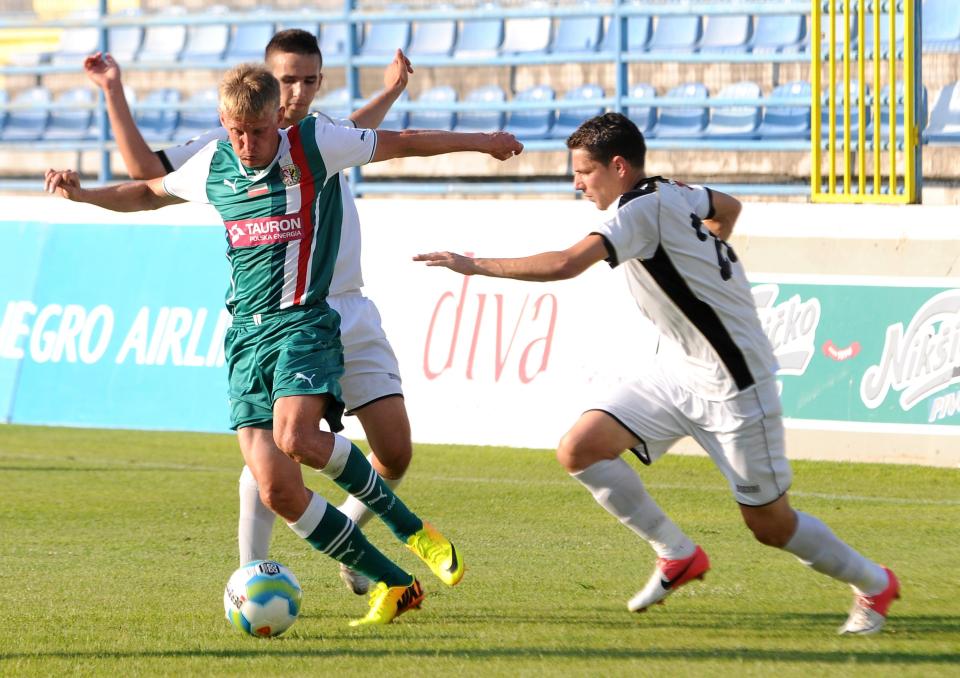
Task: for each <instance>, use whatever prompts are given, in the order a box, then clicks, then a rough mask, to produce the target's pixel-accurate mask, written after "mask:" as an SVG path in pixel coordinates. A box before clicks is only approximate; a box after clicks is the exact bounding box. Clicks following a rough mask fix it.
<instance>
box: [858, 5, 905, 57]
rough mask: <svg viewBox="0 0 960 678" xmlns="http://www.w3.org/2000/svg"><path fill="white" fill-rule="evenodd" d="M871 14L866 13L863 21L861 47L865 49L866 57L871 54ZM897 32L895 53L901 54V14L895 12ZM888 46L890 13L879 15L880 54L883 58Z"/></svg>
mask: <svg viewBox="0 0 960 678" xmlns="http://www.w3.org/2000/svg"><path fill="white" fill-rule="evenodd" d="M873 16H874V15H873V14H867V15H866V19H865V22H864V29H865V30H864V34H863V49H864V50H866V55H867V58H868V59H869V58H871V57H872V56H873ZM894 21H896V28H895V31H896V34H897V54H898V55H902V54H903V14H897V15H896V18H895V19H894ZM889 48H890V15H889V14H881V15H880V55H881V56H882V57H883V58H886V56H887V50H888V49H889Z"/></svg>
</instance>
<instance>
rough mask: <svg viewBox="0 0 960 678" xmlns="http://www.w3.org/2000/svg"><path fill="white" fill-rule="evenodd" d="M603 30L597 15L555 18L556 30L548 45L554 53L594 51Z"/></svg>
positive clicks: (600, 19) (600, 18)
mask: <svg viewBox="0 0 960 678" xmlns="http://www.w3.org/2000/svg"><path fill="white" fill-rule="evenodd" d="M602 32H603V18H602V17H599V16H568V17H560V18H559V19H557V31H556V35H554V37H553V43H552V44H551V45H550V51H551V52H553V53H554V54H583V53H584V52H587V53H589V52H596V51H597V47H598V46H599V45H600V35H601V33H602Z"/></svg>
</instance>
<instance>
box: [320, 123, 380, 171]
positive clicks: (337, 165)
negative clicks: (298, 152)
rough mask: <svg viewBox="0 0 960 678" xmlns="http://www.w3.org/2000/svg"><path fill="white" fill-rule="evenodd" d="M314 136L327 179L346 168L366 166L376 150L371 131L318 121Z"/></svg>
mask: <svg viewBox="0 0 960 678" xmlns="http://www.w3.org/2000/svg"><path fill="white" fill-rule="evenodd" d="M315 135H316V139H317V149H318V150H319V151H320V155H321V157H322V158H323V164H324V165H325V166H326V168H327V179H329V178H330V177H332V176H333V175H334V174H336V173H337V172H340V171H342V170H345V169H347V168H348V167H357V166H359V165H365V164H367V163H368V162H370V160H371V159H372V158H373V154H374V151H376V150H377V133H376V132H375V131H374V130H372V129H354V128H351V127H340V126H338V125H330V124H323V123H322V122H321V121H319V120H318V121H317V125H316V126H315Z"/></svg>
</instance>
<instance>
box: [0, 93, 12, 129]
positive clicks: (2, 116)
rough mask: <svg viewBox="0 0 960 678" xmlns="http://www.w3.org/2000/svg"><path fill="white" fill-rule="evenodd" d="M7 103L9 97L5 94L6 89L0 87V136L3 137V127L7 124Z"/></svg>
mask: <svg viewBox="0 0 960 678" xmlns="http://www.w3.org/2000/svg"><path fill="white" fill-rule="evenodd" d="M8 103H10V97H9V96H8V95H7V90H5V89H0V138H3V128H4V127H5V126H6V124H7V110H6V106H7V104H8Z"/></svg>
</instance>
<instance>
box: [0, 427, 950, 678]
mask: <svg viewBox="0 0 960 678" xmlns="http://www.w3.org/2000/svg"><path fill="white" fill-rule="evenodd" d="M240 467H241V464H240V458H239V453H238V452H237V450H236V446H235V442H234V440H233V438H231V437H229V436H217V435H195V434H175V433H141V432H122V431H95V430H74V429H45V428H30V427H14V426H0V564H2V569H0V572H2V575H3V576H2V585H0V675H2V676H10V675H43V676H50V675H112V676H115V677H117V678H119V677H126V676H159V675H176V676H210V675H234V676H241V675H250V676H255V675H269V676H301V675H312V676H327V675H333V674H336V675H337V676H338V678H339V677H341V676H354V675H355V676H365V677H368V678H369V677H378V676H382V677H389V676H397V675H443V676H485V677H488V676H498V675H504V676H544V675H548V676H552V675H582V676H587V675H591V676H621V675H623V676H626V675H643V676H646V675H656V676H683V675H690V676H698V677H700V678H702V677H703V676H710V675H711V674H713V675H737V676H770V675H776V676H778V677H779V676H811V675H824V674H827V675H843V676H848V675H865V676H866V675H869V676H873V675H897V676H931V675H950V674H953V675H960V595H958V594H960V583H958V579H960V577H958V574H957V572H958V568H957V563H958V562H960V538H958V525H960V472H958V471H957V470H953V469H949V470H948V469H932V468H922V467H907V466H881V465H853V464H836V463H811V462H807V463H802V462H797V463H796V464H795V465H794V470H795V472H796V479H795V482H794V487H793V492H792V494H793V503H794V505H795V506H797V507H799V508H802V509H803V510H806V511H808V512H811V513H814V514H816V515H818V516H820V517H822V518H823V519H825V520H826V521H827V522H828V523H829V524H830V525H831V526H832V527H833V528H834V530H835V531H836V532H837V533H838V534H840V535H841V536H842V537H844V538H846V539H847V540H848V541H849V542H850V543H851V544H853V545H854V546H855V547H856V548H859V549H861V550H862V551H863V552H865V553H866V554H868V555H870V556H872V557H874V558H876V559H878V560H880V561H881V562H884V563H887V564H889V565H891V566H893V567H894V568H895V569H896V570H897V572H898V574H899V575H900V578H901V580H902V583H903V596H904V597H903V600H902V601H900V602H898V603H897V604H896V605H895V606H894V608H893V616H892V617H891V620H890V623H889V624H888V627H887V630H886V631H885V632H884V633H883V634H882V635H880V636H875V637H871V638H846V637H837V636H836V635H835V629H836V627H837V626H838V625H839V624H840V623H841V621H842V620H843V619H844V616H845V613H846V610H847V608H848V606H849V604H850V594H849V592H848V590H847V589H846V587H844V586H843V585H841V584H838V583H836V582H834V581H832V580H829V579H827V578H825V577H823V576H821V575H817V574H816V573H814V572H812V571H810V570H808V569H806V568H804V567H802V566H801V565H799V564H798V563H797V562H796V560H795V559H794V558H793V557H791V556H789V555H788V554H785V553H781V552H777V551H774V550H771V549H768V548H765V547H762V546H760V545H758V544H755V543H754V542H753V541H752V540H751V538H750V537H749V535H748V533H747V531H746V530H745V528H743V527H742V525H741V524H740V520H739V514H738V511H737V510H736V507H735V505H734V504H733V502H732V500H731V499H730V497H729V495H728V493H727V490H726V488H725V486H724V483H723V481H722V479H721V477H720V476H719V474H718V473H717V472H716V470H715V469H714V468H713V467H712V466H711V465H710V463H709V461H708V460H706V459H704V458H693V457H669V456H668V457H667V458H666V459H664V460H662V461H661V462H658V464H657V465H656V466H654V467H652V468H644V469H643V470H642V475H643V477H644V478H645V480H646V482H647V484H648V486H649V487H650V489H651V491H652V492H653V493H654V496H655V497H656V498H657V499H658V500H659V501H660V503H661V505H662V506H663V507H664V508H665V509H666V510H667V511H668V512H669V513H670V514H671V515H672V516H673V517H674V518H675V519H676V520H677V521H678V522H679V523H680V524H681V525H682V526H683V527H684V528H685V529H686V530H687V531H688V532H689V534H690V535H691V536H692V537H693V538H694V539H696V540H697V541H698V542H699V543H701V544H702V545H703V546H704V547H705V549H706V550H707V552H708V553H709V554H710V556H711V559H712V561H713V569H712V570H711V572H710V575H709V576H708V577H707V579H706V581H705V582H703V583H694V584H692V585H690V586H688V587H685V588H684V589H681V590H680V591H679V592H678V593H677V594H675V595H674V596H673V597H672V598H670V600H669V601H668V603H667V604H666V605H665V606H663V607H657V608H655V609H654V610H652V611H651V612H649V613H647V614H643V615H634V614H630V613H629V612H627V610H626V607H625V602H626V600H627V599H628V598H629V597H630V596H631V595H632V594H633V593H634V592H635V591H636V589H638V588H639V587H640V586H641V585H642V584H643V582H644V581H645V579H646V577H647V575H648V574H649V571H650V568H651V566H652V562H653V555H652V551H650V550H649V548H648V547H647V546H646V545H645V544H642V543H640V542H639V541H638V540H637V539H636V538H634V537H633V536H632V534H631V533H629V532H628V531H627V530H626V529H624V528H623V527H621V526H620V525H618V524H617V523H616V521H614V520H613V519H612V518H611V517H610V516H608V515H607V514H606V513H605V512H603V511H602V510H601V509H600V508H599V507H598V506H597V505H596V504H595V503H594V502H593V499H592V498H591V497H590V496H589V494H588V493H587V492H586V491H585V490H583V489H582V488H581V487H580V486H579V484H578V483H576V482H574V481H572V480H571V479H569V478H568V477H567V476H566V475H565V474H564V473H563V471H562V470H561V469H560V467H559V466H558V465H557V464H556V462H555V461H554V460H553V457H552V454H551V453H549V452H544V451H521V450H506V449H496V448H482V447H453V446H450V447H445V446H430V445H419V446H417V448H416V453H415V458H414V464H413V466H412V468H411V472H410V474H409V476H408V479H407V480H406V481H405V482H404V484H403V485H402V486H401V488H400V494H401V496H402V497H403V498H404V499H405V500H406V501H407V503H408V504H410V505H411V507H413V508H414V509H415V510H416V511H418V512H419V513H421V514H422V515H424V516H426V517H428V518H429V519H431V520H432V521H433V522H435V523H436V524H437V525H438V527H440V528H441V529H443V531H444V532H446V533H448V534H449V535H450V536H452V537H454V538H455V540H456V541H457V543H458V545H459V547H460V549H461V550H462V553H463V555H464V558H465V560H466V562H467V567H468V571H467V576H466V578H465V579H464V581H463V583H462V584H461V585H460V586H459V587H457V588H456V589H445V588H444V587H443V585H442V584H440V583H439V582H437V581H436V580H435V579H433V578H432V577H431V575H430V574H429V573H428V572H427V571H426V570H425V568H424V567H423V566H422V565H421V564H420V563H419V562H416V561H415V559H414V557H413V556H412V554H410V553H408V552H407V551H405V550H404V549H403V548H402V547H401V546H400V545H399V544H398V543H397V542H396V541H394V540H393V539H392V537H391V536H390V535H389V533H388V532H387V530H386V529H385V528H384V527H383V526H382V525H379V524H376V525H372V526H371V527H369V528H368V529H367V534H368V535H369V536H370V538H371V539H372V540H373V541H374V542H375V543H377V544H378V545H380V546H381V547H382V548H383V549H384V551H386V552H387V553H388V554H389V555H390V556H391V557H394V558H396V559H397V560H398V561H399V562H400V563H401V564H402V565H404V566H405V567H407V568H409V569H411V570H413V571H414V572H416V573H417V575H418V576H419V577H420V578H421V580H422V581H423V583H424V585H425V587H426V589H427V592H428V597H427V600H426V602H425V604H424V607H423V610H422V611H420V612H411V613H409V614H407V615H404V616H403V617H401V618H400V619H399V620H398V621H397V623H395V624H393V625H391V626H388V627H384V628H379V629H351V628H348V627H347V622H348V620H349V619H351V618H353V617H356V616H360V615H361V614H362V613H364V611H365V609H366V604H365V600H363V599H360V598H357V597H355V596H353V595H352V594H350V593H348V592H347V591H346V589H344V588H343V586H342V585H341V584H340V581H339V579H338V578H337V576H336V574H335V568H334V567H333V563H332V561H330V560H328V559H327V558H326V557H325V556H322V555H320V554H318V553H316V552H313V551H311V550H310V549H309V548H307V546H306V544H305V543H303V542H302V541H301V540H299V539H298V538H297V537H296V536H295V535H294V534H293V533H292V532H291V531H290V530H288V529H286V528H285V527H283V525H278V526H277V527H276V529H275V532H274V545H273V557H274V558H276V559H277V560H279V561H281V562H283V563H284V564H286V565H288V566H289V567H290V568H292V569H293V571H294V572H295V573H296V574H297V576H298V577H299V579H300V581H301V583H302V584H303V588H304V612H303V615H302V617H301V619H300V620H299V621H298V622H297V623H296V625H295V626H294V627H293V628H292V629H291V630H290V631H289V632H288V633H287V634H286V635H285V636H283V637H281V638H279V639H274V640H258V639H253V638H249V637H245V636H243V635H241V634H240V633H238V632H237V631H236V630H234V629H233V627H231V626H230V625H229V624H228V623H227V622H226V621H225V620H224V619H223V609H222V603H221V600H222V590H223V586H224V584H225V582H226V580H227V577H228V576H229V575H230V573H231V571H232V570H233V569H234V568H235V567H236V565H237V563H236V562H235V561H236V542H235V534H236V510H237V508H236V481H237V476H238V474H239V470H240ZM309 473H310V475H309V476H308V483H309V484H310V485H311V486H312V487H314V488H317V489H319V490H320V491H321V492H323V493H325V494H326V496H328V497H330V498H333V499H336V500H339V498H340V497H341V493H340V492H339V490H337V489H336V488H335V487H334V486H333V485H332V483H330V482H329V481H326V480H325V479H323V478H321V477H319V476H318V475H317V474H313V473H312V472H309Z"/></svg>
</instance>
